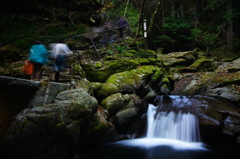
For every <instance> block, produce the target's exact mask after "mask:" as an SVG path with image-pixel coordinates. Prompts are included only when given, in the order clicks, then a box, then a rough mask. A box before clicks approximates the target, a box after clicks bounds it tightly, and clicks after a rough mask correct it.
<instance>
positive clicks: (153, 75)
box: [97, 65, 165, 99]
mask: <svg viewBox="0 0 240 159" xmlns="http://www.w3.org/2000/svg"><path fill="white" fill-rule="evenodd" d="M164 74H165V71H164V69H163V68H159V67H155V66H151V65H147V66H141V67H139V68H137V69H133V70H131V71H125V72H120V73H116V74H113V75H111V76H110V77H109V78H108V79H107V80H106V83H104V84H103V86H102V87H101V89H100V90H99V91H98V92H97V98H98V99H104V98H106V97H107V96H109V95H111V94H114V93H118V92H120V93H133V92H136V90H137V89H138V88H139V87H140V86H141V85H143V84H144V82H150V81H152V83H151V85H150V86H151V87H155V86H157V83H158V82H160V81H159V80H161V79H162V78H163V76H164ZM147 77H148V80H149V81H145V79H146V78H147ZM149 77H150V79H149Z"/></svg>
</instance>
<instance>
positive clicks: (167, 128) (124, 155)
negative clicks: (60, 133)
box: [86, 96, 236, 159]
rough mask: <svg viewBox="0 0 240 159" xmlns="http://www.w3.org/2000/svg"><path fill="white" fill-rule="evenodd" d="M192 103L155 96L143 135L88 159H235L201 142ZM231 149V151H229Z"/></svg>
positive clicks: (183, 99) (228, 152)
mask: <svg viewBox="0 0 240 159" xmlns="http://www.w3.org/2000/svg"><path fill="white" fill-rule="evenodd" d="M192 105H193V103H192V102H191V100H190V99H189V98H187V97H183V96H158V97H157V98H156V100H155V103H154V104H149V108H148V112H147V120H148V121H147V124H148V125H147V133H146V137H144V138H138V139H130V140H123V141H119V142H115V143H111V144H107V145H105V146H102V147H100V148H98V149H97V150H96V151H93V150H91V153H92V155H89V156H86V158H88V159H99V158H100V159H102V158H104V159H113V158H114V159H135V158H137V159H213V158H218V159H225V158H227V159H235V156H236V154H234V153H235V152H236V151H235V150H233V149H231V148H229V149H228V150H226V147H224V148H222V147H221V148H219V147H217V148H216V146H215V147H211V146H210V145H206V144H204V143H202V142H201V138H200V133H199V124H198V118H197V115H196V110H195V109H194V108H193V107H192ZM232 150H233V151H232Z"/></svg>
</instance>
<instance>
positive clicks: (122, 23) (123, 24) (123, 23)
mask: <svg viewBox="0 0 240 159" xmlns="http://www.w3.org/2000/svg"><path fill="white" fill-rule="evenodd" d="M127 24H128V22H127V21H126V20H125V19H124V18H123V17H122V18H120V19H119V20H118V22H117V26H118V31H119V34H120V38H122V37H123V35H124V31H125V28H126V26H127Z"/></svg>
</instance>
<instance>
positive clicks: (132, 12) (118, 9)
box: [106, 3, 139, 32]
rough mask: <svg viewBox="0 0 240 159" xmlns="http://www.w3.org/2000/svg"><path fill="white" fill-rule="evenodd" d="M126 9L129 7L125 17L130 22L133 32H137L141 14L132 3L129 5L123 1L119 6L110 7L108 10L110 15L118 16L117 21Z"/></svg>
mask: <svg viewBox="0 0 240 159" xmlns="http://www.w3.org/2000/svg"><path fill="white" fill-rule="evenodd" d="M117 4H118V3H117ZM126 7H127V8H126ZM125 9H127V12H126V15H125V17H126V19H127V21H128V22H129V24H130V29H131V31H132V32H135V31H136V30H137V20H138V15H139V14H138V10H137V9H135V8H134V7H133V5H132V4H128V5H127V4H126V3H122V4H121V5H119V6H114V7H112V8H110V9H109V10H108V11H106V12H107V13H108V14H109V15H110V17H114V18H116V19H115V21H116V20H117V19H118V18H121V17H123V16H124V13H125Z"/></svg>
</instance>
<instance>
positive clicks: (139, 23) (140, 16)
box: [135, 0, 145, 38]
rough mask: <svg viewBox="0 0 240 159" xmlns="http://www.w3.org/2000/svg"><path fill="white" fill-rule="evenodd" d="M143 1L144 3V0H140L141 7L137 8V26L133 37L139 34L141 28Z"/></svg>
mask: <svg viewBox="0 0 240 159" xmlns="http://www.w3.org/2000/svg"><path fill="white" fill-rule="evenodd" d="M144 3H145V0H142V2H141V7H140V10H139V17H138V26H137V31H136V34H135V38H137V37H138V36H139V34H140V30H141V26H142V16H143V8H144Z"/></svg>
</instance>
